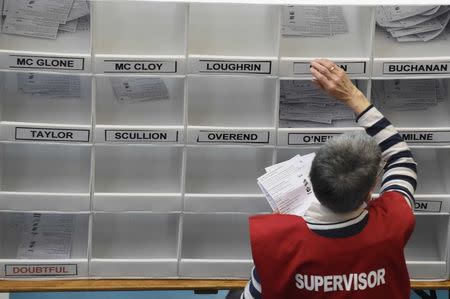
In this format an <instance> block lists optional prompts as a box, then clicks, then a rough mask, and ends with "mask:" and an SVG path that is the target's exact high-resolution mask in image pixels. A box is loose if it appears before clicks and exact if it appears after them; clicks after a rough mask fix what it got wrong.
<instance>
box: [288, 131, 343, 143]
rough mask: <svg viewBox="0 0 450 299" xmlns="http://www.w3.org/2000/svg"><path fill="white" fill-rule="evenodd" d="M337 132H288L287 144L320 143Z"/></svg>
mask: <svg viewBox="0 0 450 299" xmlns="http://www.w3.org/2000/svg"><path fill="white" fill-rule="evenodd" d="M337 135H339V133H327V134H322V133H320V134H317V133H310V134H304V133H288V145H303V144H321V143H324V142H325V141H327V140H328V139H330V138H333V137H334V136H337Z"/></svg>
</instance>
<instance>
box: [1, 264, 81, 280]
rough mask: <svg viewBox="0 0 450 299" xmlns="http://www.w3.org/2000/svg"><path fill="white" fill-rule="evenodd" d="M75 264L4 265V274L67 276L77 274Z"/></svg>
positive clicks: (8, 275) (9, 275)
mask: <svg viewBox="0 0 450 299" xmlns="http://www.w3.org/2000/svg"><path fill="white" fill-rule="evenodd" d="M77 274H78V273H77V265H75V264H48V265H46V264H43V265H31V264H30V265H5V276H7V277H11V276H16V277H25V276H26V277H30V276H68V275H77Z"/></svg>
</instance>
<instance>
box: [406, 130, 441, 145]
mask: <svg viewBox="0 0 450 299" xmlns="http://www.w3.org/2000/svg"><path fill="white" fill-rule="evenodd" d="M400 135H401V136H402V138H403V140H405V141H406V142H409V143H449V142H450V131H402V132H400Z"/></svg>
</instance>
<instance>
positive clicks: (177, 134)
mask: <svg viewBox="0 0 450 299" xmlns="http://www.w3.org/2000/svg"><path fill="white" fill-rule="evenodd" d="M130 131H133V132H167V131H163V130H160V131H158V130H123V129H121V130H105V142H114V140H110V139H107V136H108V132H130ZM179 133H180V132H179V130H176V136H175V141H172V140H169V141H154V142H141V143H171V142H178V137H179ZM116 142H121V141H116ZM123 143H138V142H127V141H123Z"/></svg>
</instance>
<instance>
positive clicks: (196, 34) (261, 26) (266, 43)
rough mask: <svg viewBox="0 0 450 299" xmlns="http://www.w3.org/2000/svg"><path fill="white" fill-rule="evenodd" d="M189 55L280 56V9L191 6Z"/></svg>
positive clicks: (265, 6)
mask: <svg viewBox="0 0 450 299" xmlns="http://www.w3.org/2000/svg"><path fill="white" fill-rule="evenodd" d="M189 12H190V16H189V34H188V36H189V42H188V44H189V54H190V55H217V56H253V57H254V56H278V49H277V48H278V30H279V7H277V6H274V5H273V6H272V5H249V4H231V3H227V4H223V3H221V4H216V3H192V4H191V5H190V8H189Z"/></svg>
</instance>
